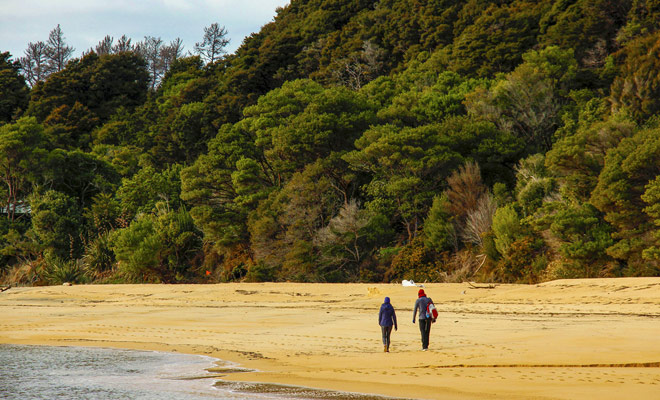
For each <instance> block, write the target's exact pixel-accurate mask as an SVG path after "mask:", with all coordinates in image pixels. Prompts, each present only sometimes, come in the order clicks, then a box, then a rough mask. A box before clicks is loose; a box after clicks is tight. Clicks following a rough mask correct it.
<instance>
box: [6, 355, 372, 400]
mask: <svg viewBox="0 0 660 400" xmlns="http://www.w3.org/2000/svg"><path fill="white" fill-rule="evenodd" d="M219 361H220V360H217V359H214V358H211V357H205V356H195V355H187V354H173V353H163V352H155V351H137V350H119V349H106V348H95V347H54V346H16V345H2V344H0V399H2V400H19V399H20V400H56V399H67V400H114V399H122V400H124V399H130V400H162V399H172V400H200V399H227V400H236V399H240V400H268V399H278V400H282V399H295V400H383V399H385V398H384V397H380V396H373V395H364V394H359V393H347V392H335V391H327V390H317V389H309V388H304V387H297V386H282V385H272V384H261V383H246V382H232V381H230V380H220V379H219V378H218V377H217V375H214V374H211V373H209V372H207V369H208V368H210V367H216V366H217V362H219ZM235 370H240V369H238V368H237V369H235Z"/></svg>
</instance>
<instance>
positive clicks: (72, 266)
mask: <svg viewBox="0 0 660 400" xmlns="http://www.w3.org/2000/svg"><path fill="white" fill-rule="evenodd" d="M41 275H42V278H43V279H45V281H46V283H48V284H50V285H61V284H63V283H84V282H85V281H86V277H85V271H84V270H83V268H82V267H81V265H80V263H79V262H77V261H76V260H64V259H61V258H58V257H55V256H53V257H48V258H47V259H46V265H45V267H44V269H43V271H42V273H41Z"/></svg>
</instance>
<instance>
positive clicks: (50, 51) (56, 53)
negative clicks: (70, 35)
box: [46, 24, 75, 72]
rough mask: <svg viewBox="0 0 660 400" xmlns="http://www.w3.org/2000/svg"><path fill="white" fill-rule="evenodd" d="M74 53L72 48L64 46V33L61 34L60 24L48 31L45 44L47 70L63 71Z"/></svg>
mask: <svg viewBox="0 0 660 400" xmlns="http://www.w3.org/2000/svg"><path fill="white" fill-rule="evenodd" d="M74 51H75V49H74V48H73V47H71V46H68V45H67V44H66V41H65V40H64V32H62V29H61V28H60V24H57V27H55V28H54V29H53V30H52V31H50V34H49V35H48V43H47V44H46V54H47V56H48V67H49V69H50V70H51V71H52V72H60V71H61V70H63V69H64V67H65V66H66V64H67V62H68V61H69V60H70V59H71V55H72V54H73V52H74Z"/></svg>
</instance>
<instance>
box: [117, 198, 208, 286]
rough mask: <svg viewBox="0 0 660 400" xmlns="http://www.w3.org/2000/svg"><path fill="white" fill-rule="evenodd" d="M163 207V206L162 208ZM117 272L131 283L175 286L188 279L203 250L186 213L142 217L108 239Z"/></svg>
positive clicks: (173, 212) (160, 212) (168, 212)
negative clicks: (143, 282) (193, 263)
mask: <svg viewBox="0 0 660 400" xmlns="http://www.w3.org/2000/svg"><path fill="white" fill-rule="evenodd" d="M162 206H164V205H162ZM110 240H111V248H112V250H113V251H114V253H115V255H116V258H117V264H118V272H119V273H120V274H121V275H123V276H125V277H126V278H127V279H128V280H130V281H135V282H140V281H148V282H169V283H171V282H178V281H181V280H184V279H186V278H189V277H190V275H191V274H192V272H193V268H192V262H193V259H194V258H195V257H196V256H197V254H198V252H199V250H200V249H201V246H202V241H201V235H200V232H199V231H198V230H197V228H196V227H195V225H194V223H193V220H192V217H191V216H190V214H189V213H188V212H187V211H186V210H185V209H180V210H178V211H168V210H166V209H165V208H161V209H160V210H159V211H158V212H157V213H156V214H144V215H142V216H140V217H139V218H138V219H136V220H134V221H133V222H132V223H131V224H130V225H129V226H128V227H127V228H124V229H120V230H117V231H115V232H114V233H113V235H112V237H111V239H110Z"/></svg>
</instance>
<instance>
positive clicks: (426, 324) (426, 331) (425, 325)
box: [419, 318, 432, 349]
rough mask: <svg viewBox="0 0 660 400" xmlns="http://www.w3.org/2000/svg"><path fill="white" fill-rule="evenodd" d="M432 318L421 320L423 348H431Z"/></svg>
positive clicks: (420, 329)
mask: <svg viewBox="0 0 660 400" xmlns="http://www.w3.org/2000/svg"><path fill="white" fill-rule="evenodd" d="M431 321H432V319H431V318H427V319H420V320H419V331H420V332H421V333H422V348H423V349H428V348H429V336H431Z"/></svg>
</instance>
